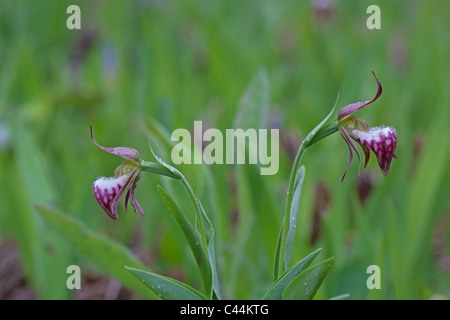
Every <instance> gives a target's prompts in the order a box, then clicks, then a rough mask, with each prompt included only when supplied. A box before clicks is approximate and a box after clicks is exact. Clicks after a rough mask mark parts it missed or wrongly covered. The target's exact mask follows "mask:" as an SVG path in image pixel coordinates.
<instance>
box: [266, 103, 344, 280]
mask: <svg viewBox="0 0 450 320" xmlns="http://www.w3.org/2000/svg"><path fill="white" fill-rule="evenodd" d="M338 99H339V95H338V98H337V99H336V103H335V104H334V107H333V109H332V110H331V111H330V113H329V114H328V115H327V116H326V117H325V119H323V120H322V121H321V122H320V123H319V124H318V125H317V126H316V127H315V128H314V129H313V130H312V131H311V132H310V133H309V134H308V135H307V136H306V138H305V139H304V140H303V142H302V144H301V145H300V148H299V149H298V152H297V155H296V157H295V161H294V165H293V166H292V170H291V175H290V178H289V187H288V195H287V201H286V210H285V213H284V217H283V224H282V226H281V229H280V233H279V238H278V241H277V247H276V249H275V261H274V280H276V279H278V277H279V275H280V274H281V273H283V272H284V271H285V270H286V269H287V268H288V266H289V260H290V255H291V250H292V242H293V239H294V236H293V235H294V234H295V228H296V223H297V215H298V208H299V206H300V193H301V185H302V182H303V176H304V168H303V167H302V166H300V163H301V161H302V157H303V154H304V153H305V151H306V149H307V148H308V147H309V146H310V145H311V142H312V141H314V142H316V141H318V139H316V138H315V137H316V135H320V139H323V138H324V136H323V135H322V131H321V129H322V127H323V126H324V125H325V123H326V122H327V121H328V119H329V118H330V117H331V115H332V114H333V113H334V110H335V109H336V105H337V101H338ZM326 131H327V132H328V134H331V133H333V132H335V131H333V130H331V131H329V130H328V129H327V130H326ZM302 171H303V172H302Z"/></svg>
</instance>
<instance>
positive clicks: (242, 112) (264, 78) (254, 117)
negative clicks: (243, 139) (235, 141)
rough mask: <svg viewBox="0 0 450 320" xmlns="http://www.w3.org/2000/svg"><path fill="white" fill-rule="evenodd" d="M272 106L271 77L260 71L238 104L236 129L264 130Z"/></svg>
mask: <svg viewBox="0 0 450 320" xmlns="http://www.w3.org/2000/svg"><path fill="white" fill-rule="evenodd" d="M269 104H270V87H269V77H268V75H267V72H266V70H265V69H262V68H261V69H259V70H258V71H257V72H256V74H255V75H254V76H253V78H252V80H251V81H250V84H249V86H248V87H247V89H246V90H245V93H244V95H243V96H242V97H241V99H240V101H239V104H238V107H237V108H238V109H237V110H238V112H237V114H236V116H235V118H234V121H233V126H234V127H235V128H263V127H264V121H265V120H266V118H267V112H268V110H269Z"/></svg>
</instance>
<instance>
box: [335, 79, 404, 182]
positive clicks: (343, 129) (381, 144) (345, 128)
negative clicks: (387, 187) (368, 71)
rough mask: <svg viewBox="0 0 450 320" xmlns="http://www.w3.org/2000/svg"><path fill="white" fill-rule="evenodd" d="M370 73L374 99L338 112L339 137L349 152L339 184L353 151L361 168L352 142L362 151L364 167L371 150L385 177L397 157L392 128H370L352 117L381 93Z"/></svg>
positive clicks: (394, 134) (358, 155)
mask: <svg viewBox="0 0 450 320" xmlns="http://www.w3.org/2000/svg"><path fill="white" fill-rule="evenodd" d="M372 73H373V75H374V77H375V79H376V81H377V86H378V88H377V92H376V94H375V97H374V98H373V99H372V100H368V101H365V102H356V103H352V104H349V105H347V106H345V107H343V108H342V109H341V110H340V111H339V115H338V127H339V131H340V133H341V136H342V137H343V138H344V140H345V142H346V143H347V146H348V149H349V151H350V158H349V163H348V166H347V169H346V170H345V172H344V175H343V176H342V179H341V182H342V181H344V178H345V175H346V174H347V171H348V169H349V168H350V165H351V164H352V162H353V151H355V153H356V155H357V157H358V160H359V163H360V167H361V156H360V154H359V152H358V149H356V146H355V144H354V143H353V141H356V142H357V143H358V144H359V145H360V146H361V148H362V149H363V151H364V155H365V162H364V167H366V166H367V163H368V162H369V159H370V150H372V151H373V152H374V153H375V155H376V157H377V160H378V164H379V166H380V168H381V172H383V174H384V175H385V176H387V175H388V173H389V169H390V167H391V161H392V158H395V159H397V156H396V155H395V148H396V146H397V134H396V131H395V129H394V128H392V127H387V126H382V127H374V128H371V127H370V126H369V124H368V123H367V122H366V121H365V120H361V119H358V118H356V117H355V116H352V114H353V113H354V112H356V111H358V110H359V109H361V108H363V107H365V106H367V105H368V104H371V103H372V102H374V101H376V100H377V99H378V97H379V96H380V95H381V93H382V92H383V87H382V86H381V83H380V81H379V80H378V78H377V76H376V75H375V73H374V72H373V71H372ZM352 140H353V141H352ZM359 171H360V170H358V175H359Z"/></svg>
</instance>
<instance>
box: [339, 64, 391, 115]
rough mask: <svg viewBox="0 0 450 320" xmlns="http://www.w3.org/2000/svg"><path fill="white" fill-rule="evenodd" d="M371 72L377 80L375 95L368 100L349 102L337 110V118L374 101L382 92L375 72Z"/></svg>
mask: <svg viewBox="0 0 450 320" xmlns="http://www.w3.org/2000/svg"><path fill="white" fill-rule="evenodd" d="M372 73H373V76H374V77H375V79H376V80H377V86H378V88H377V93H376V94H375V97H374V98H373V99H372V100H368V101H365V102H355V103H352V104H349V105H347V106H345V107H343V108H342V109H341V111H339V115H338V120H341V119H343V118H345V117H347V116H349V115H351V114H352V113H353V112H355V111H357V110H359V109H361V108H362V107H364V106H367V105H368V104H370V103H372V102H374V101H375V100H377V99H378V97H379V96H380V95H381V93H382V92H383V87H382V86H381V83H380V81H379V80H378V78H377V76H376V75H375V72H373V71H372Z"/></svg>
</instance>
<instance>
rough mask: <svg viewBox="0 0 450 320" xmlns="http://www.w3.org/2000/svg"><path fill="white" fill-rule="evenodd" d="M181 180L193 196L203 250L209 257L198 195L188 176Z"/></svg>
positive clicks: (190, 195) (191, 196)
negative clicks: (187, 178)
mask: <svg viewBox="0 0 450 320" xmlns="http://www.w3.org/2000/svg"><path fill="white" fill-rule="evenodd" d="M180 182H181V184H182V185H183V187H184V188H185V189H186V191H187V193H188V195H189V197H190V198H191V201H192V204H193V205H194V210H195V214H196V216H197V221H198V226H199V229H200V236H201V239H202V246H203V250H204V251H205V253H206V256H207V257H209V253H208V243H207V241H206V233H205V227H204V225H203V218H202V212H201V210H200V206H199V205H198V200H197V197H196V196H195V194H194V191H193V190H192V188H191V186H190V184H189V182H188V181H187V180H186V178H185V177H184V176H183V177H182V178H181V179H180Z"/></svg>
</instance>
